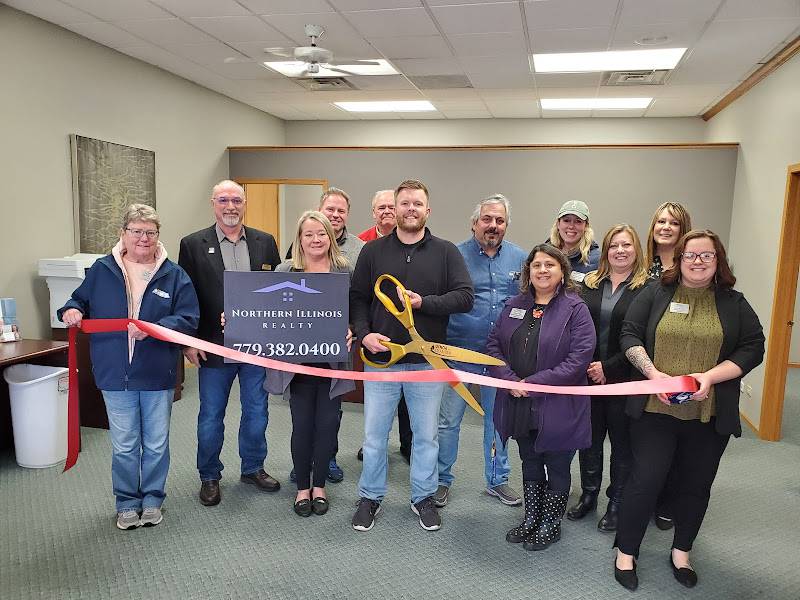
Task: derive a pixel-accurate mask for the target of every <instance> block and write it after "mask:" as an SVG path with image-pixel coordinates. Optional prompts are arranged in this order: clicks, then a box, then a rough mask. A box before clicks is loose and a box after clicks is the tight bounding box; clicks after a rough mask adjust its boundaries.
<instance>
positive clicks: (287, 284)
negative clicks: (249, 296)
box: [253, 279, 322, 302]
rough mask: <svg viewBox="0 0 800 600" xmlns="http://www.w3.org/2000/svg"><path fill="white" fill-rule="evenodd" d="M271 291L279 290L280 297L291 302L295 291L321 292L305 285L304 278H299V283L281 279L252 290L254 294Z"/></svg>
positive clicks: (305, 292) (304, 292)
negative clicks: (278, 281)
mask: <svg viewBox="0 0 800 600" xmlns="http://www.w3.org/2000/svg"><path fill="white" fill-rule="evenodd" d="M272 292H280V293H281V299H282V300H283V301H284V302H293V301H294V294H295V292H299V293H303V294H321V293H322V292H321V291H319V290H315V289H314V288H310V287H308V286H307V285H306V280H305V279H301V280H300V283H294V282H293V281H282V282H280V283H276V284H274V285H269V286H267V287H264V288H261V289H258V290H253V293H256V294H270V293H272Z"/></svg>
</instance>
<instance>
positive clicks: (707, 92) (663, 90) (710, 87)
mask: <svg viewBox="0 0 800 600" xmlns="http://www.w3.org/2000/svg"><path fill="white" fill-rule="evenodd" d="M733 86H734V84H729V83H712V84H699V85H675V84H673V83H671V82H670V83H668V84H667V85H659V86H653V87H657V88H658V92H657V93H656V94H655V97H656V98H658V99H662V98H684V99H687V98H695V99H697V98H700V99H703V98H707V99H709V100H713V99H715V98H718V97H720V96H722V95H724V94H726V93H728V92H729V91H730V90H731V89H732V88H733Z"/></svg>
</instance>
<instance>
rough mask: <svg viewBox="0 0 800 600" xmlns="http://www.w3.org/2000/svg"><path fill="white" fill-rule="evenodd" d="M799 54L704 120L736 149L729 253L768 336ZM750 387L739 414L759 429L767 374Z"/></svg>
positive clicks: (791, 158)
mask: <svg viewBox="0 0 800 600" xmlns="http://www.w3.org/2000/svg"><path fill="white" fill-rule="evenodd" d="M799 82H800V56H795V57H794V58H793V59H792V60H790V61H789V62H787V63H786V64H785V65H783V66H782V67H781V68H779V69H778V70H777V71H775V72H774V73H772V74H771V75H770V76H769V77H767V78H766V79H765V80H764V81H762V82H761V83H760V84H758V85H757V86H756V87H754V88H753V89H752V90H750V91H749V92H748V93H747V94H745V95H744V96H742V97H741V98H740V99H738V100H737V101H736V102H734V103H733V104H732V105H731V106H729V107H728V108H726V109H725V110H723V111H722V112H721V113H719V114H718V115H717V116H716V117H714V118H713V119H711V121H709V122H708V127H707V130H708V134H707V138H706V139H707V140H708V141H709V142H720V141H730V140H735V141H738V142H739V144H741V147H740V149H739V157H738V163H737V168H736V184H735V190H734V197H733V219H732V221H731V238H730V239H731V243H730V248H729V253H730V257H731V260H732V262H733V264H734V273H735V274H736V276H737V277H738V279H739V281H738V283H737V285H736V287H737V288H738V289H740V290H741V291H742V292H743V293H744V294H745V296H746V297H747V299H748V300H749V301H750V303H751V304H752V305H753V307H754V308H755V310H756V312H757V313H758V315H759V317H760V318H761V323H762V324H763V325H764V332H765V335H768V332H769V326H770V316H771V311H772V292H773V288H774V286H775V273H776V269H779V268H782V267H781V265H777V266H776V261H777V256H778V238H779V236H780V231H781V217H782V214H783V202H784V195H785V190H786V167H788V166H789V165H790V164H794V163H799V162H800V83H799ZM746 380H747V382H748V383H749V384H750V385H752V386H753V397H752V398H748V397H746V396H744V395H743V396H742V400H741V404H740V406H741V409H742V412H743V413H744V414H745V416H746V417H747V418H748V419H749V420H750V422H751V423H753V424H754V425H755V426H756V427H757V426H758V423H759V419H760V414H761V395H762V390H763V386H764V368H763V364H762V366H761V367H759V368H757V369H755V370H754V371H753V372H752V373H751V374H750V375H749V376H748V377H747V379H746Z"/></svg>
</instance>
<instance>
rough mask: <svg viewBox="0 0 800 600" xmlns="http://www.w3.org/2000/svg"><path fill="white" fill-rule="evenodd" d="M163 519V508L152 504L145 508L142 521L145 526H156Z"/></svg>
mask: <svg viewBox="0 0 800 600" xmlns="http://www.w3.org/2000/svg"><path fill="white" fill-rule="evenodd" d="M163 520H164V515H162V514H161V509H160V508H158V507H157V506H151V507H148V508H145V509H144V512H143V513H142V519H141V523H142V526H143V527H155V526H156V525H158V524H159V523H161V521H163Z"/></svg>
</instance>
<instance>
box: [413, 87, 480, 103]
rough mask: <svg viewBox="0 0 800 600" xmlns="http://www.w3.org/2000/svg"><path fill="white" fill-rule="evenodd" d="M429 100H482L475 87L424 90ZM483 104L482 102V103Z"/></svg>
mask: <svg viewBox="0 0 800 600" xmlns="http://www.w3.org/2000/svg"><path fill="white" fill-rule="evenodd" d="M422 93H423V94H424V96H425V98H426V99H427V100H430V101H431V102H434V103H436V102H440V101H445V102H449V101H453V102H456V101H463V102H472V101H473V100H478V101H479V102H481V103H482V101H481V100H480V96H478V92H477V90H475V89H473V88H457V89H456V88H450V89H444V90H423V92H422ZM481 105H482V104H481Z"/></svg>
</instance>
